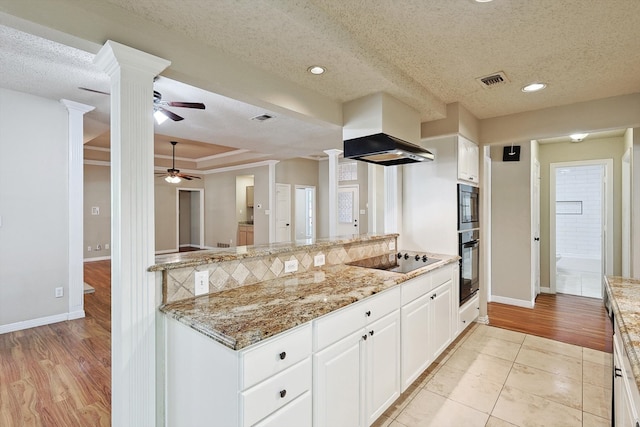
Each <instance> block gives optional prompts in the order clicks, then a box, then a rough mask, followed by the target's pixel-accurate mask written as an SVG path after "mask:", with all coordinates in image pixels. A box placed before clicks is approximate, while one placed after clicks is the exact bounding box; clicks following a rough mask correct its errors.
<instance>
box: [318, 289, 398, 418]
mask: <svg viewBox="0 0 640 427" xmlns="http://www.w3.org/2000/svg"><path fill="white" fill-rule="evenodd" d="M399 307H400V291H399V289H398V288H393V289H390V290H388V291H385V292H383V293H380V294H378V295H376V296H373V297H370V298H368V299H366V300H363V301H361V302H359V303H356V304H354V305H352V306H349V307H347V308H344V309H342V310H338V311H337V312H335V313H331V314H329V315H327V316H324V317H322V318H320V319H318V320H316V321H314V323H315V325H314V327H315V332H316V337H317V343H318V344H319V345H321V346H322V347H320V348H317V349H316V352H315V354H314V357H313V359H314V360H313V361H314V372H313V399H314V404H313V412H314V414H313V425H314V426H316V427H320V426H327V427H333V426H354V427H368V426H369V425H371V424H372V423H373V422H374V421H375V420H376V419H377V418H378V417H379V416H380V415H381V414H382V413H383V412H384V411H385V410H386V409H387V408H388V407H389V406H391V404H392V403H393V402H394V401H395V400H396V399H397V398H398V397H399V396H400V311H399ZM363 323H364V325H362V324H363ZM331 331H333V335H334V336H335V337H336V338H337V339H338V341H337V342H335V343H332V344H329V345H328V346H326V347H324V346H325V345H326V343H327V342H328V341H331V339H330V337H331V335H330V333H331ZM345 332H348V333H349V335H347V336H346V337H344V338H340V337H341V336H343V335H344V333H345ZM334 341H335V340H334Z"/></svg>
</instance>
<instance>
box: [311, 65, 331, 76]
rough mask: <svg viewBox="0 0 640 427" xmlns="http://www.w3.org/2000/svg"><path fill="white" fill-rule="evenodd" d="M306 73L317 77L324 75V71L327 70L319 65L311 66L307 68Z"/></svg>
mask: <svg viewBox="0 0 640 427" xmlns="http://www.w3.org/2000/svg"><path fill="white" fill-rule="evenodd" d="M307 71H308V72H310V73H311V74H314V75H316V76H319V75H320V74H324V73H325V71H327V69H326V68H324V67H321V66H320V65H312V66H311V67H309V68H307Z"/></svg>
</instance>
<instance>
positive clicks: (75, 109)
mask: <svg viewBox="0 0 640 427" xmlns="http://www.w3.org/2000/svg"><path fill="white" fill-rule="evenodd" d="M60 102H61V103H62V104H63V105H64V106H65V107H67V110H68V111H69V178H68V179H69V289H68V291H67V295H68V298H69V320H72V319H79V318H81V317H84V298H83V297H84V266H83V258H84V257H83V251H82V248H83V247H84V240H83V221H84V215H83V210H84V207H83V200H84V198H83V191H84V188H83V185H84V165H83V159H84V153H83V143H84V134H83V130H84V115H85V113H88V112H89V111H91V110H93V109H94V108H96V107H92V106H90V105H85V104H80V103H78V102H73V101H69V100H67V99H61V100H60Z"/></svg>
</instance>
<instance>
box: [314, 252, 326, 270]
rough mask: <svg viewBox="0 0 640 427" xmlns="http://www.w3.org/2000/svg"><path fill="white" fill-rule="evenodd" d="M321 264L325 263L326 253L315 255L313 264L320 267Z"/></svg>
mask: <svg viewBox="0 0 640 427" xmlns="http://www.w3.org/2000/svg"><path fill="white" fill-rule="evenodd" d="M321 265H324V254H318V255H316V256H314V257H313V266H314V267H320V266H321Z"/></svg>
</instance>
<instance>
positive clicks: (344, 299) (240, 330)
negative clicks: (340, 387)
mask: <svg viewBox="0 0 640 427" xmlns="http://www.w3.org/2000/svg"><path fill="white" fill-rule="evenodd" d="M427 255H428V256H430V257H433V258H439V259H441V261H439V262H437V263H434V264H431V265H429V266H426V267H423V268H420V269H418V270H414V271H412V272H410V273H407V274H402V273H395V272H389V271H384V270H375V269H371V268H364V267H354V266H348V265H344V264H343V265H334V266H329V267H327V268H324V269H322V270H315V271H307V272H304V273H298V274H294V275H290V276H285V277H279V278H276V279H272V280H268V281H264V282H260V283H256V284H252V285H247V286H242V287H239V288H234V289H229V290H225V291H221V292H216V293H211V294H206V295H202V296H199V297H195V298H190V299H185V300H182V301H176V302H173V303H168V304H165V305H163V306H161V307H160V311H162V312H163V313H164V314H166V315H167V316H170V317H172V318H174V319H176V320H178V321H179V322H181V323H183V324H185V325H187V326H189V327H191V328H193V329H194V330H196V331H198V332H200V333H202V334H204V335H206V336H207V337H209V338H211V339H213V340H215V341H217V342H219V343H221V344H223V345H225V346H227V347H229V348H231V349H233V350H241V349H243V348H245V347H247V346H249V345H252V344H256V343H258V342H260V341H262V340H264V339H267V338H269V337H272V336H274V335H277V334H279V333H281V332H284V331H286V330H288V329H291V328H294V327H296V326H298V325H301V324H303V323H307V322H309V321H311V320H314V319H316V318H318V317H320V316H323V315H325V314H328V313H331V312H332V311H335V310H338V309H340V308H343V307H346V306H348V305H349V304H352V303H355V302H357V301H360V300H362V299H364V298H367V297H369V296H371V295H374V294H377V293H379V292H382V291H385V290H387V289H389V288H391V287H393V286H397V285H399V284H400V283H402V282H405V281H407V280H409V279H412V278H414V277H417V276H419V275H422V274H425V273H427V272H429V271H432V270H435V269H437V268H440V267H442V266H444V265H447V264H452V263H455V262H457V260H458V259H459V257H458V256H457V255H456V256H451V255H439V254H429V253H427Z"/></svg>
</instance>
